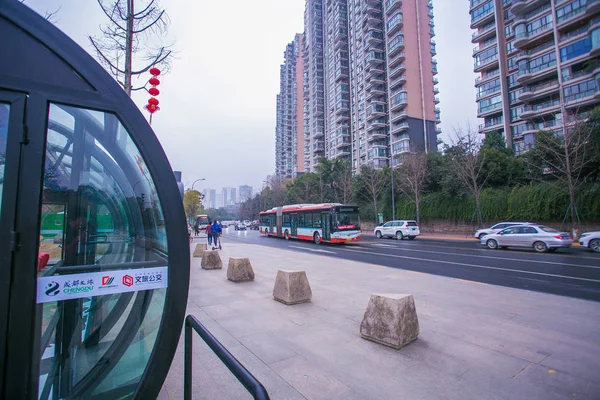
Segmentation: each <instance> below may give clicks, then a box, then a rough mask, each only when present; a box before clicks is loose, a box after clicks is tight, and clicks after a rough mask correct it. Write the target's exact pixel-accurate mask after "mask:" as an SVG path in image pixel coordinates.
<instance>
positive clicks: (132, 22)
mask: <svg viewBox="0 0 600 400" xmlns="http://www.w3.org/2000/svg"><path fill="white" fill-rule="evenodd" d="M97 1H98V4H99V5H100V8H101V9H102V11H103V12H104V14H105V15H106V16H107V17H108V19H109V22H108V23H107V24H106V25H104V26H101V27H100V31H101V36H100V37H94V36H91V35H90V36H88V38H89V40H90V42H91V44H92V46H93V47H94V49H95V50H96V54H97V57H98V60H99V61H100V63H102V64H103V65H104V66H105V67H106V69H107V70H108V71H109V72H110V73H111V74H112V75H113V77H114V78H115V79H116V80H117V82H119V83H120V84H121V86H123V89H124V90H125V92H126V93H127V95H128V96H131V91H132V90H140V89H143V88H144V86H140V87H137V88H133V84H132V78H133V77H134V76H138V75H140V74H143V73H144V72H146V71H148V70H149V69H150V68H152V67H154V66H157V67H161V68H162V69H163V70H168V68H169V66H170V61H171V58H172V56H173V52H172V50H171V46H159V47H158V48H155V49H150V50H147V49H148V39H149V37H150V34H157V35H161V36H164V35H165V34H166V32H167V29H168V27H169V23H170V21H169V17H168V16H167V14H166V13H165V11H164V10H161V9H160V7H159V4H158V1H157V0H150V1H149V2H148V3H147V4H146V5H145V6H144V5H142V6H141V11H137V12H136V11H135V10H136V7H135V6H136V2H135V0H112V1H109V2H106V1H105V0H97ZM142 50H147V51H146V53H145V55H144V56H143V57H141V60H143V62H144V64H143V66H141V67H139V68H136V69H134V68H133V62H134V57H135V56H136V55H137V54H138V53H139V52H140V51H142Z"/></svg>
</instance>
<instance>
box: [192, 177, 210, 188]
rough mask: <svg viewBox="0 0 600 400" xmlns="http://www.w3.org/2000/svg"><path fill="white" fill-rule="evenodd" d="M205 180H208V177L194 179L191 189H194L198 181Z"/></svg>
mask: <svg viewBox="0 0 600 400" xmlns="http://www.w3.org/2000/svg"><path fill="white" fill-rule="evenodd" d="M205 180H206V178H199V179H196V180H195V181H194V183H192V189H191V190H194V185H195V184H196V183H198V182H200V181H205Z"/></svg>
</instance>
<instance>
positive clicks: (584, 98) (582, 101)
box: [564, 88, 600, 108]
mask: <svg viewBox="0 0 600 400" xmlns="http://www.w3.org/2000/svg"><path fill="white" fill-rule="evenodd" d="M599 98H600V91H599V90H598V88H593V89H589V90H586V91H585V92H580V93H577V94H573V95H570V96H565V98H564V99H565V107H567V108H572V107H582V106H586V105H589V104H592V103H598V99H599Z"/></svg>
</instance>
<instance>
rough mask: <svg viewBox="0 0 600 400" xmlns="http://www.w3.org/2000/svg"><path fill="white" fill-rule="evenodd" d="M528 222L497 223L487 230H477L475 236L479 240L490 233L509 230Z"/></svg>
mask: <svg viewBox="0 0 600 400" xmlns="http://www.w3.org/2000/svg"><path fill="white" fill-rule="evenodd" d="M526 224H528V222H499V223H497V224H496V225H494V226H492V227H490V228H487V229H479V230H477V232H475V235H473V236H475V237H476V238H477V239H481V238H482V237H484V236H485V235H490V234H492V233H496V232H500V231H501V230H502V229H506V228H509V227H511V226H515V225H526Z"/></svg>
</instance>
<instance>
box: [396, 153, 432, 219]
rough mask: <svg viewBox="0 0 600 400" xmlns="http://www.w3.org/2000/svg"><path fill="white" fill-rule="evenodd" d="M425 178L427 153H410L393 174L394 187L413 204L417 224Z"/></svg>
mask: <svg viewBox="0 0 600 400" xmlns="http://www.w3.org/2000/svg"><path fill="white" fill-rule="evenodd" d="M426 178H427V155H426V154H425V153H411V154H408V155H407V156H405V157H404V159H403V161H402V164H401V165H400V167H399V168H398V173H395V174H394V180H395V182H396V187H397V188H398V190H400V191H401V192H402V193H404V195H406V196H407V197H408V198H410V200H411V202H412V203H413V204H414V205H415V211H416V214H417V215H416V220H417V225H419V224H420V223H421V199H422V194H423V187H424V186H425V179H426Z"/></svg>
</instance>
